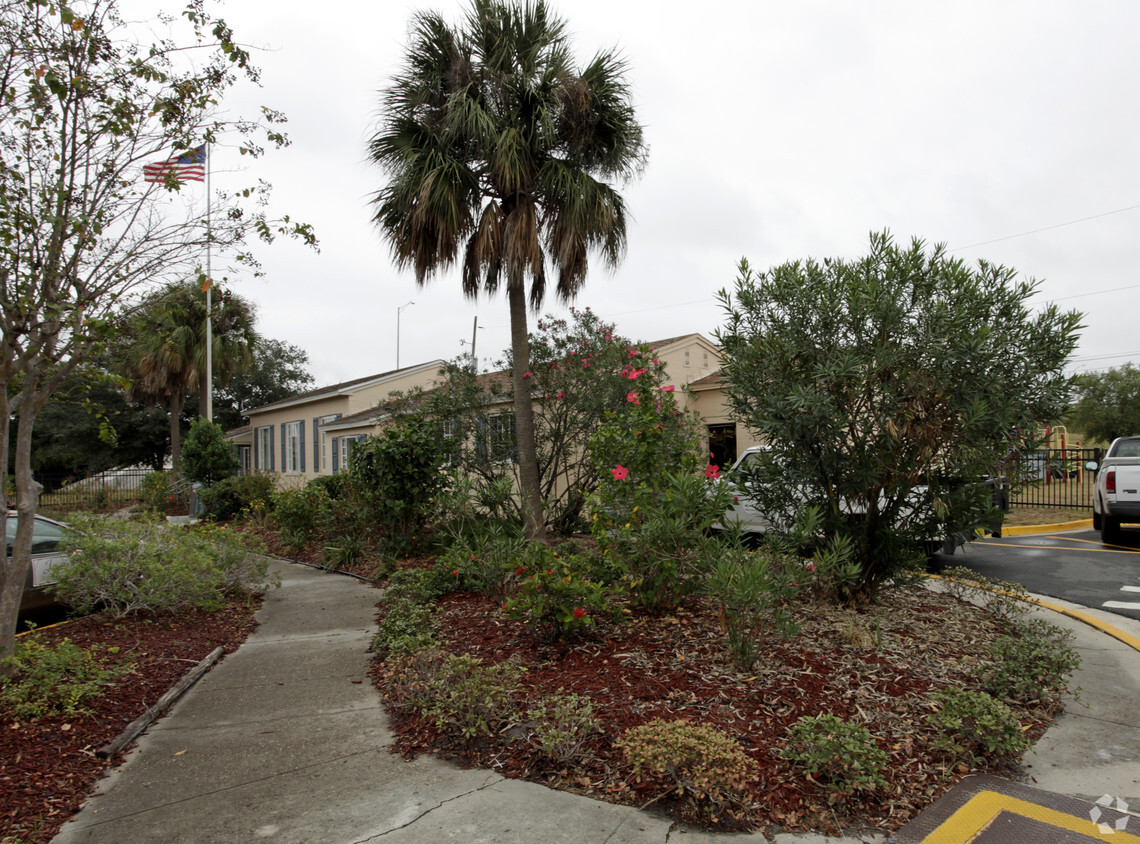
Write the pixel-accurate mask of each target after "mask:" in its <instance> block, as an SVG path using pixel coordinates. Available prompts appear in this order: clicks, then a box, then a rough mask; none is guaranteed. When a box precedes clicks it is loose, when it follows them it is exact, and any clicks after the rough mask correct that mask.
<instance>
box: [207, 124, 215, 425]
mask: <svg viewBox="0 0 1140 844" xmlns="http://www.w3.org/2000/svg"><path fill="white" fill-rule="evenodd" d="M211 205H212V198H211V195H210V142H209V141H207V142H206V421H207V422H213V421H214V320H213V307H212V303H213V292H214V278H213V276H212V275H211V267H210V257H211V252H212V251H213V246H214V243H213V240H214V239H213V235H212V230H211V228H210V210H211Z"/></svg>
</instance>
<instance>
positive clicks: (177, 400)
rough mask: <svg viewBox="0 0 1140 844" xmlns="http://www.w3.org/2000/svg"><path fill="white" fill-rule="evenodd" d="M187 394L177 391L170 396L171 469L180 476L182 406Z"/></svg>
mask: <svg viewBox="0 0 1140 844" xmlns="http://www.w3.org/2000/svg"><path fill="white" fill-rule="evenodd" d="M185 405H186V396H184V395H183V394H182V393H176V394H174V395H173V396H171V397H170V471H171V472H172V473H173V474H174V476H175V477H178V474H179V468H180V467H181V465H182V408H183V407H184V406H185Z"/></svg>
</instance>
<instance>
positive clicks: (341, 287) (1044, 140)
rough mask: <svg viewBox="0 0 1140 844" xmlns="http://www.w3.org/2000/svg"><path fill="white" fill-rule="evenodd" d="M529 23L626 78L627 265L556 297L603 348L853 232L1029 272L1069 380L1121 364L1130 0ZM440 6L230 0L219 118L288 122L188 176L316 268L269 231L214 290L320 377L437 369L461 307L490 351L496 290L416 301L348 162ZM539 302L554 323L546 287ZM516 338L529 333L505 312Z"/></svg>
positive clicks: (468, 326)
mask: <svg viewBox="0 0 1140 844" xmlns="http://www.w3.org/2000/svg"><path fill="white" fill-rule="evenodd" d="M552 7H553V8H554V9H555V10H556V11H557V12H558V13H559V14H560V15H561V16H563V17H564V18H566V20H567V22H568V24H569V30H570V31H571V32H572V33H573V35H574V41H573V45H574V49H575V53H576V55H577V56H578V57H579V59H580V61H582V62H585V61H587V60H588V59H589V58H591V57H592V56H593V55H594V53H595V52H597V51H598V50H600V49H605V48H610V47H615V46H616V47H617V48H619V49H620V50H621V51H622V53H623V54H624V55H625V57H626V58H627V60H628V62H629V80H630V82H631V83H632V88H633V91H634V97H635V104H636V108H637V110H638V115H639V117H640V119H641V121H642V123H643V124H644V125H645V127H646V139H647V141H648V143H649V146H650V154H649V164H648V168H647V169H646V171H645V173H644V175H643V177H642V178H641V179H640V180H639V181H638V182H636V183H633V184H630V185H628V186H627V187H626V188H625V189H624V192H625V196H626V198H627V202H628V206H629V209H630V211H631V219H630V225H629V249H628V252H627V255H626V258H625V260H624V262H623V263H622V265H621V266H620V268H619V269H618V270H617V271H616V272H614V273H608V272H606V271H605V270H604V269H603V268H602V266H601V264H600V262H598V261H595V262H594V268H593V269H592V270H591V273H590V277H589V279H588V280H587V283H586V285H585V288H584V289H583V291H582V293H581V295H580V297H579V299H578V302H577V304H578V305H579V306H586V305H589V306H591V307H592V308H593V310H594V311H596V312H598V313H599V314H601V315H602V316H603V317H605V318H608V319H611V320H613V321H615V322H616V323H617V324H618V328H619V330H620V331H621V332H623V333H624V334H626V335H628V336H630V337H632V338H634V339H638V340H653V339H656V338H663V337H670V336H674V335H678V334H685V333H689V332H702V333H704V334H706V335H709V336H711V334H712V332H713V331H714V330H715V329H716V327H717V326H718V325H719V324H720V322H721V319H722V314H721V312H720V309H719V307H718V305H717V304H716V301H715V299H714V295H715V293H716V291H717V290H719V289H721V288H723V287H726V286H729V285H731V283H732V281H733V279H734V277H735V267H736V264H737V262H738V261H739V260H740V258H741V257H747V258H748V259H749V261H750V262H751V263H752V264H753V266H754V267H757V268H760V269H763V268H767V267H769V266H773V265H775V264H779V263H782V262H784V261H788V260H793V259H799V258H807V257H815V258H824V257H830V256H842V257H852V258H853V257H857V256H858V255H860V254H863V253H864V252H865V250H866V246H867V236H868V233H869V232H870V231H872V230H876V231H877V230H882V229H890V230H891V231H892V232H893V233H894V235H895V236H896V238H898V239H900V240H904V241H905V240H909V239H910V238H911V237H912V236H918V237H921V238H924V239H926V240H927V241H929V242H945V243H946V244H947V246H948V248H949V249H950V250H952V251H953V252H954V253H955V254H956V255H959V256H961V257H963V258H965V259H967V260H969V261H976V260H977V259H978V258H986V259H988V260H990V261H993V262H997V263H1003V264H1006V265H1008V266H1012V267H1015V268H1016V269H1018V270H1019V271H1020V272H1021V273H1023V274H1024V275H1026V276H1033V277H1036V278H1037V279H1039V280H1041V281H1042V282H1043V283H1042V287H1041V291H1042V295H1041V296H1039V297H1038V299H1037V300H1036V301H1039V302H1043V301H1046V300H1053V301H1056V302H1057V303H1058V304H1060V305H1063V306H1064V307H1066V308H1075V309H1079V310H1081V311H1083V312H1084V313H1085V314H1086V317H1085V323H1086V326H1087V327H1086V328H1085V330H1084V332H1083V336H1082V340H1081V344H1080V347H1079V349H1078V351H1077V353H1076V355H1075V360H1074V363H1073V368H1074V369H1078V370H1079V369H1103V368H1106V367H1108V366H1115V365H1120V364H1122V363H1125V362H1127V361H1128V360H1129V359H1131V358H1134V357H1135V358H1140V332H1138V331H1137V328H1136V325H1137V319H1136V314H1137V306H1138V305H1140V280H1138V279H1137V269H1136V268H1137V264H1138V260H1137V254H1136V253H1137V243H1138V240H1137V237H1136V234H1135V232H1136V229H1137V226H1138V225H1140V187H1138V178H1137V166H1136V164H1135V159H1136V155H1137V151H1138V150H1140V143H1138V141H1140V137H1138V136H1140V114H1138V110H1140V97H1137V94H1136V86H1137V80H1138V79H1140V50H1138V49H1137V48H1136V33H1137V32H1140V3H1136V2H1135V1H1134V0H1112V1H1111V2H1097V0H1091V2H1090V0H1081V2H1079V3H1078V2H1057V0H1046V1H1045V2H1041V0H1036V2H1010V0H1002V2H993V0H985V1H984V2H961V0H959V1H958V2H954V3H946V2H945V1H944V0H941V1H940V2H925V1H924V0H900V1H899V2H874V0H867V2H859V3H850V2H840V0H832V1H831V2H805V0H795V2H790V1H789V0H780V2H770V0H758V2H723V0H707V2H704V3H700V4H692V3H685V4H680V3H654V4H650V3H647V2H637V3H633V2H627V1H626V0H604V2H603V0H573V2H554V3H552ZM425 8H432V9H436V10H438V11H440V12H441V13H442V14H443V15H444V16H445V17H446V18H447V19H448V20H451V21H457V20H459V19H460V16H461V15H462V13H463V10H464V9H465V8H466V6H465V4H463V3H459V2H453V0H434V2H430V1H429V0H425V2H413V0H385V2H379V3H378V2H369V3H363V2H357V1H356V0H342V2H337V3H335V4H330V5H329V6H327V7H321V6H319V5H316V4H313V3H304V4H301V3H292V2H288V0H285V1H284V2H280V1H279V2H275V3H269V2H267V1H266V0H240V2H238V0H233V1H232V2H230V3H229V4H228V5H226V6H223V7H222V8H221V13H222V15H223V16H224V17H225V18H226V19H227V21H228V22H229V23H230V24H231V25H232V26H233V27H234V29H235V31H236V32H237V34H238V36H239V40H240V41H243V42H244V43H246V44H249V45H252V46H255V47H258V48H261V49H259V50H257V51H256V54H255V60H256V61H257V62H258V64H259V65H260V66H261V67H262V70H263V78H262V83H263V85H262V88H261V89H260V90H257V91H254V92H246V93H244V94H241V95H238V96H235V97H234V98H232V99H231V100H230V104H231V105H233V106H235V108H241V109H243V110H246V111H248V110H249V107H250V106H254V107H256V106H258V105H261V104H263V103H264V104H266V105H270V106H273V107H275V108H279V109H282V110H283V111H284V112H285V113H286V114H287V115H288V116H289V125H288V127H287V128H288V131H289V134H290V136H291V139H292V141H293V144H292V146H291V147H290V148H288V149H286V150H284V151H281V152H274V153H271V154H269V155H268V156H267V157H266V158H265V159H263V160H261V161H258V162H255V163H253V164H252V165H251V164H250V163H249V162H247V161H243V160H239V157H238V156H237V155H236V152H235V151H234V150H232V149H225V148H224V147H219V148H215V151H214V179H215V187H217V188H226V187H229V186H232V187H237V186H239V185H243V184H245V183H247V182H248V181H249V180H250V179H252V178H264V179H267V180H268V181H270V182H271V183H272V184H273V185H274V202H273V206H274V208H275V209H276V210H278V211H282V212H287V213H289V214H290V215H292V216H293V217H294V218H297V219H301V220H305V221H308V222H310V223H312V224H313V225H314V226H315V227H316V229H317V233H318V235H319V237H320V239H321V251H320V254H312V253H310V252H307V251H306V250H305V249H304V248H303V247H301V246H298V245H294V244H289V243H282V244H280V245H276V246H274V247H272V248H271V249H269V250H267V251H263V253H262V258H263V263H264V266H265V269H266V270H267V275H266V277H265V278H264V279H260V280H253V279H246V280H242V281H240V282H239V283H238V284H237V285H235V287H236V289H237V290H239V292H241V293H243V294H244V295H246V296H248V297H250V298H251V299H253V300H254V301H255V302H256V303H257V304H258V306H259V314H260V329H261V331H262V333H263V334H265V335H266V336H269V337H273V338H278V339H282V340H287V341H289V342H291V343H294V344H296V345H298V346H300V347H301V348H303V349H305V350H306V351H307V352H308V354H309V357H310V360H311V364H312V372H313V375H314V377H315V378H316V380H317V383H318V384H319V385H327V384H331V383H334V382H337V381H341V380H347V379H351V378H356V377H361V376H365V375H370V374H373V373H377V372H381V371H385V370H388V369H391V368H394V367H395V365H396V352H397V349H396V314H397V308H398V307H399V306H401V305H404V304H405V303H407V302H410V301H414V302H415V304H414V305H412V306H411V307H408V308H406V309H405V310H404V311H403V315H402V318H401V335H402V336H401V344H400V363H401V364H402V365H404V366H407V365H410V364H414V363H418V362H422V361H426V360H430V359H434V358H452V357H454V356H456V355H458V354H460V353H461V352H462V351H464V347H463V346H461V344H460V341H461V340H465V341H467V342H468V343H469V342H470V338H471V333H472V321H473V318H474V317H475V316H478V319H479V325H480V327H481V329H482V330H480V331H479V334H478V353H479V357H480V360H481V362H482V363H483V364H484V365H489V364H491V363H492V362H493V360H495V359H496V358H498V357H499V355H500V353H501V351H502V350H503V349H504V348H505V347H506V346H507V344H508V341H509V320H508V316H507V306H506V301H505V299H504V298H503V297H502V295H501V294H500V295H499V296H498V297H495V298H490V299H487V298H483V299H480V300H479V301H478V302H470V301H468V300H465V299H464V298H463V297H462V295H461V293H460V289H459V282H458V279H457V276H456V275H455V274H454V273H452V274H450V275H444V276H439V277H437V278H435V279H434V280H433V281H431V282H430V283H429V285H428V286H427V287H425V288H423V289H417V287H416V284H415V279H414V278H413V276H412V274H411V273H410V272H399V271H397V270H396V269H395V267H394V266H393V264H392V262H391V260H390V258H389V250H388V246H387V245H386V244H385V243H383V242H382V241H381V240H380V238H379V236H378V235H377V233H376V231H375V230H374V228H373V227H372V225H371V223H370V216H371V213H370V206H369V200H370V197H371V196H372V194H373V193H374V191H376V190H377V189H378V188H379V187H380V186H381V185H382V184H383V179H384V176H383V174H382V173H381V172H380V171H378V170H377V169H376V168H374V167H372V166H371V165H369V164H368V163H367V162H366V160H365V145H366V142H367V139H368V138H369V137H370V135H371V133H372V132H373V131H374V130H375V128H376V121H377V118H378V116H379V92H380V91H381V90H382V89H384V88H385V87H386V86H388V85H389V84H390V82H391V80H392V77H393V75H394V74H395V73H396V72H397V71H398V69H399V68H400V66H401V64H402V56H403V53H404V48H405V44H406V43H407V37H408V24H409V21H410V20H411V17H412V14H413V12H414V11H416V10H417V9H425ZM543 311H544V312H548V311H549V312H555V313H564V309H563V308H562V307H561V306H560V305H559V303H558V302H557V301H555V300H553V299H550V300H548V301H547V303H546V307H545V308H544V309H543ZM531 326H532V328H533V317H532V321H531Z"/></svg>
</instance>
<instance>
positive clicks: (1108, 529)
mask: <svg viewBox="0 0 1140 844" xmlns="http://www.w3.org/2000/svg"><path fill="white" fill-rule="evenodd" d="M1100 541H1101V542H1104V543H1106V544H1108V545H1116V544H1118V543H1119V542H1120V519H1114V518H1112V517H1111V516H1109V515H1108V514H1106V513H1102V514H1101V517H1100Z"/></svg>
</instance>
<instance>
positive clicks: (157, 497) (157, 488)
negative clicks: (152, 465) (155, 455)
mask: <svg viewBox="0 0 1140 844" xmlns="http://www.w3.org/2000/svg"><path fill="white" fill-rule="evenodd" d="M170 490H171V482H170V475H168V474H167V473H166V472H151V473H150V474H149V475H145V476H144V477H143V479H142V485H141V487H140V488H139V499H140V500H141V501H142V504H143V506H144V507H146V508H147V509H148V510H151V511H153V512H155V513H165V512H166V506H167V504H168V503H169V502H170Z"/></svg>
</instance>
